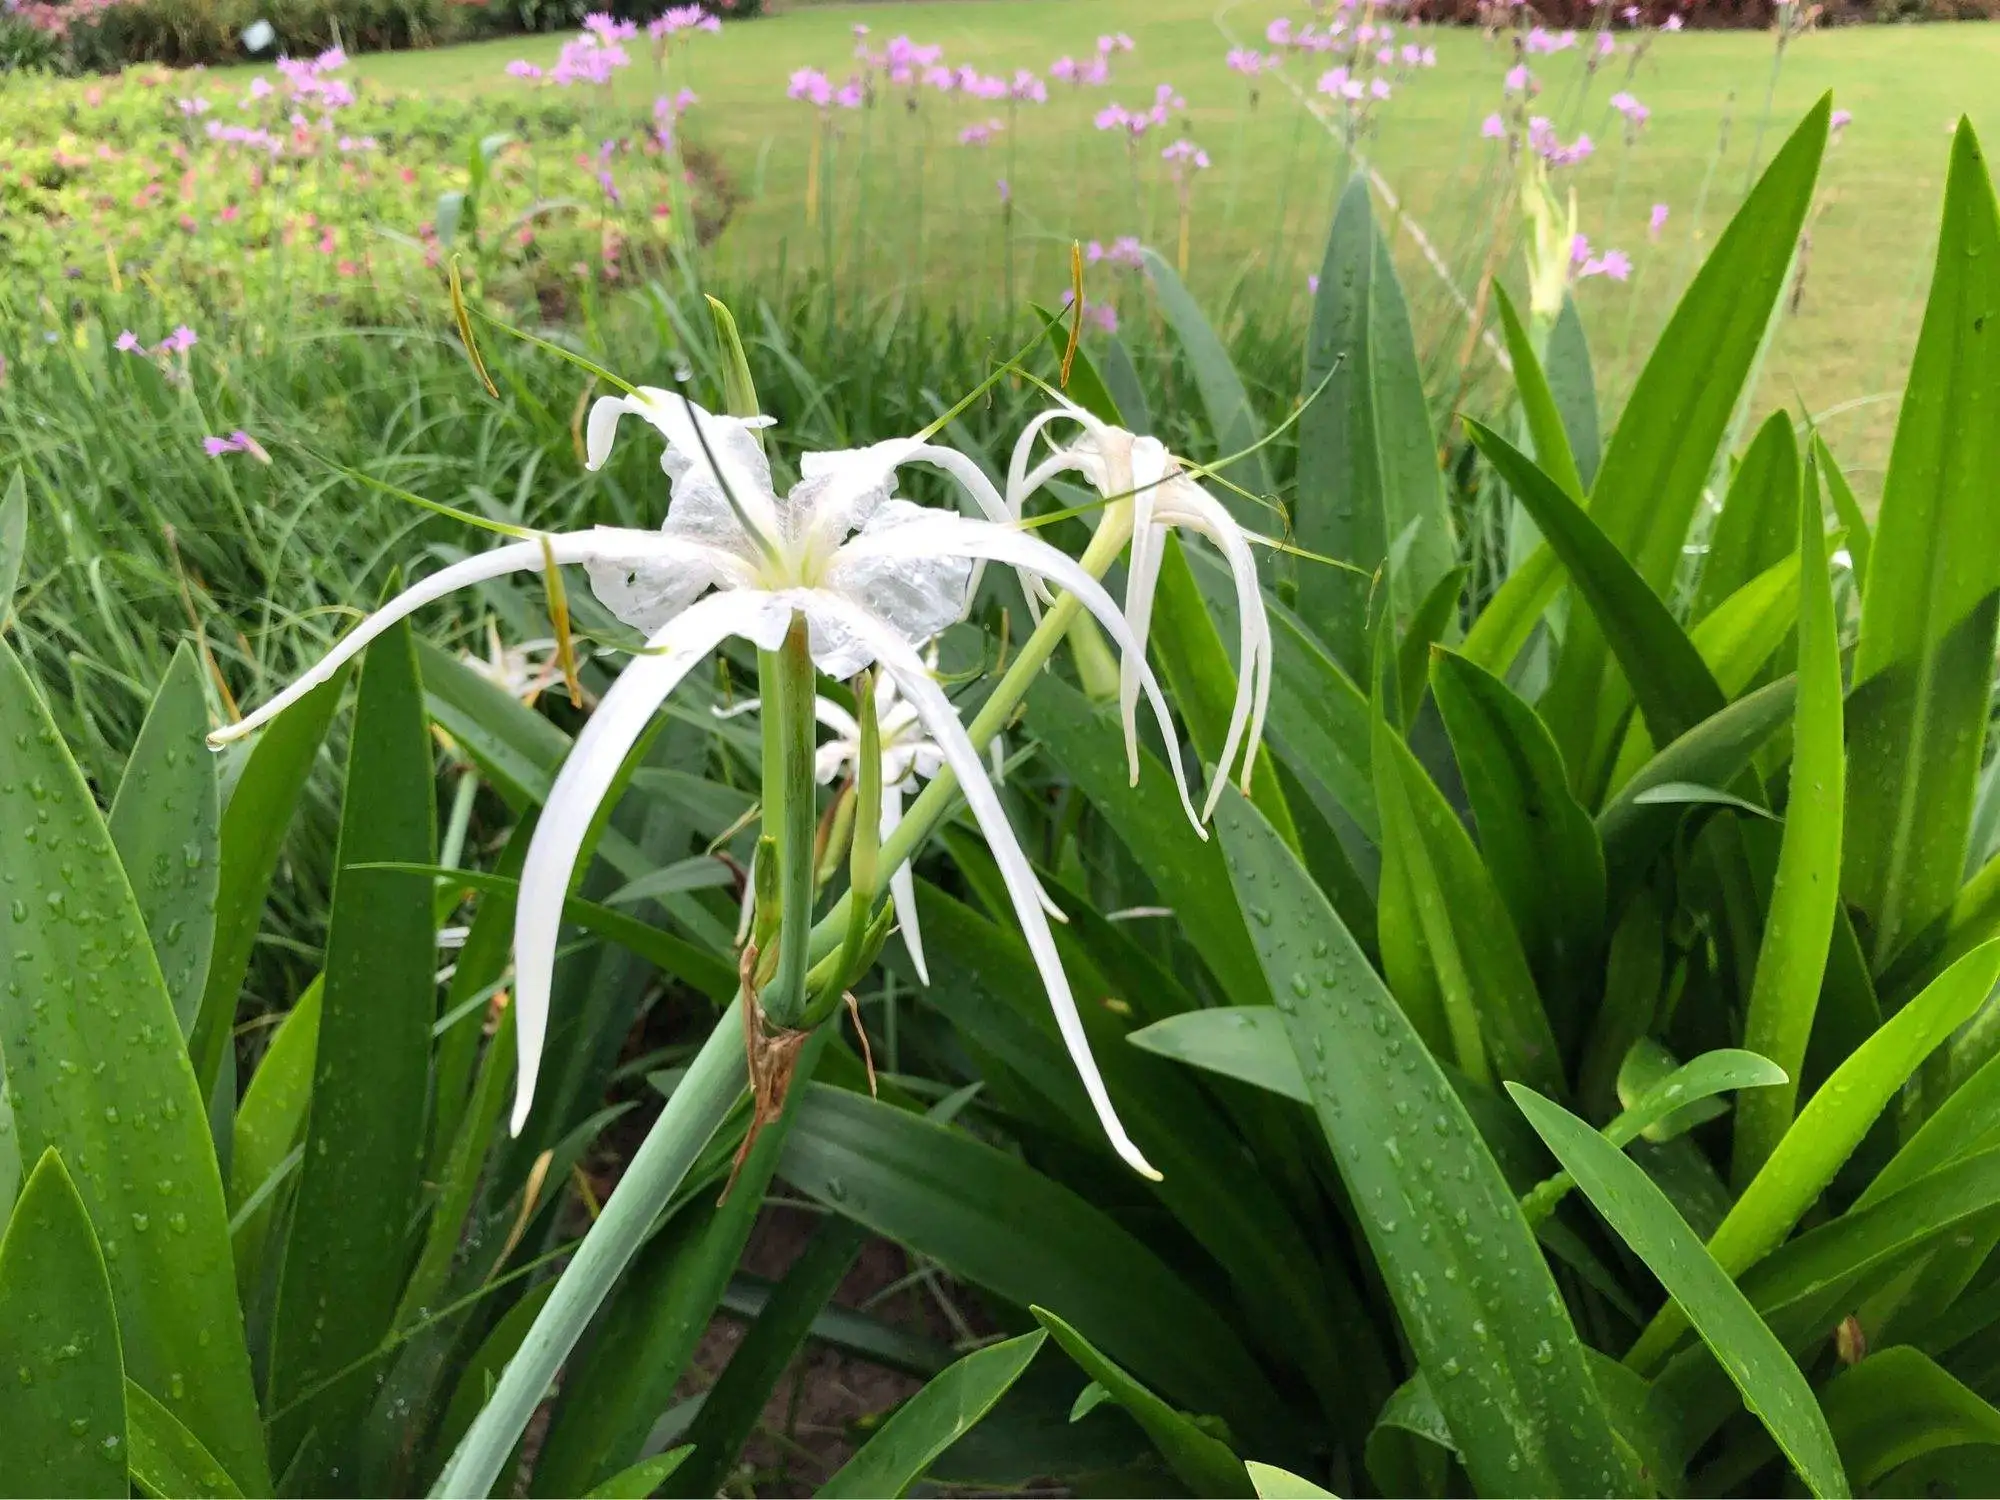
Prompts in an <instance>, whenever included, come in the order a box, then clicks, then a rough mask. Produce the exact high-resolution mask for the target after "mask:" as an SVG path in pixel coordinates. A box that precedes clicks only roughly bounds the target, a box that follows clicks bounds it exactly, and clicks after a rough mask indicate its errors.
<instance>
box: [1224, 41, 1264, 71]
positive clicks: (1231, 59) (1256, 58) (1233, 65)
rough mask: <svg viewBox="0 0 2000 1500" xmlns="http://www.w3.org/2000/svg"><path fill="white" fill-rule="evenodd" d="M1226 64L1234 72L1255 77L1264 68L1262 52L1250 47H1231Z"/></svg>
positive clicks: (1225, 60)
mask: <svg viewBox="0 0 2000 1500" xmlns="http://www.w3.org/2000/svg"><path fill="white" fill-rule="evenodd" d="M1223 62H1224V64H1225V65H1226V66H1227V67H1228V68H1229V71H1230V72H1232V73H1241V74H1242V75H1243V76H1244V77H1245V78H1255V77H1256V76H1257V75H1258V74H1259V73H1260V72H1262V71H1263V69H1264V56H1263V54H1262V53H1260V52H1257V51H1256V50H1254V49H1252V48H1248V47H1231V48H1230V49H1229V54H1228V56H1226V57H1224V58H1223Z"/></svg>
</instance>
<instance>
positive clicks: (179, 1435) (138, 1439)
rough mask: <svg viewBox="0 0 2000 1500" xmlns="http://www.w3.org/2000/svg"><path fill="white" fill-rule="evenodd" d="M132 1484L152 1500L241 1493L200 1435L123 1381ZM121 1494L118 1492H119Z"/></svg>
mask: <svg viewBox="0 0 2000 1500" xmlns="http://www.w3.org/2000/svg"><path fill="white" fill-rule="evenodd" d="M125 1417H126V1421H127V1424H128V1426H129V1433H128V1438H129V1443H128V1446H129V1448H130V1454H129V1457H130V1460H131V1470H132V1483H133V1484H134V1485H135V1486H137V1487H138V1488H139V1489H141V1490H143V1491H145V1493H147V1494H148V1495H152V1496H154V1497H156V1500H192V1497H196V1496H200V1497H204V1500H211V1497H212V1500H240V1497H241V1496H242V1493H243V1492H242V1491H241V1490H239V1489H237V1488H236V1481H235V1480H233V1479H231V1478H230V1477H229V1474H228V1472H227V1471H226V1470H224V1468H223V1467H222V1465H221V1464H219V1463H217V1462H216V1461H215V1456H214V1455H213V1454H211V1453H210V1452H209V1451H208V1450H207V1449H206V1448H204V1447H202V1445H201V1439H200V1438H198V1437H196V1436H195V1435H194V1434H193V1433H191V1432H189V1431H188V1430H187V1429H186V1428H185V1427H183V1426H181V1424H180V1421H179V1419H178V1418H176V1417H175V1416H174V1414H173V1413H172V1412H170V1411H168V1410H167V1409H166V1408H165V1407H164V1406H162V1405H160V1403H159V1402H158V1401H156V1400H154V1399H153V1396H152V1393H151V1392H149V1391H148V1390H146V1388H145V1387H144V1386H141V1385H139V1384H137V1383H135V1382H133V1381H130V1380H128V1381H126V1382H125ZM121 1493H122V1492H121Z"/></svg>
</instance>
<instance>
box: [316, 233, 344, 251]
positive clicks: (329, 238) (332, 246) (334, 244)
mask: <svg viewBox="0 0 2000 1500" xmlns="http://www.w3.org/2000/svg"><path fill="white" fill-rule="evenodd" d="M339 248H340V246H339V242H338V241H336V240H335V239H334V237H333V231H332V230H331V229H329V230H327V231H325V232H324V233H323V234H321V235H320V237H319V253H320V254H321V255H331V254H333V252H334V251H335V250H337V249H339Z"/></svg>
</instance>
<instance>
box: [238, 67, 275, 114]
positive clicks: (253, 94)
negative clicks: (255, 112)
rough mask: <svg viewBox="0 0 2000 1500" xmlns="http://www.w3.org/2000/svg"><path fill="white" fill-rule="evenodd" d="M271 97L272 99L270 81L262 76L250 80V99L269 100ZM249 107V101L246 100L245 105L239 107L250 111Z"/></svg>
mask: <svg viewBox="0 0 2000 1500" xmlns="http://www.w3.org/2000/svg"><path fill="white" fill-rule="evenodd" d="M270 97H271V80H270V79H268V78H265V77H263V76H262V75H261V74H260V75H259V76H257V77H255V78H253V79H251V80H250V99H268V98H270ZM249 107H250V100H249V99H246V100H244V101H243V103H242V104H241V105H240V106H239V108H242V109H248V108H249Z"/></svg>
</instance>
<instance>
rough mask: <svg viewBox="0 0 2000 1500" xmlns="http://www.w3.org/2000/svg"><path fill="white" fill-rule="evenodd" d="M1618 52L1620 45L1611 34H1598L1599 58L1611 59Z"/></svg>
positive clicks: (1604, 32) (1601, 32)
mask: <svg viewBox="0 0 2000 1500" xmlns="http://www.w3.org/2000/svg"><path fill="white" fill-rule="evenodd" d="M1617 50H1618V43H1617V42H1615V41H1613V40H1612V38H1611V33H1610V32H1608V31H1600V32H1598V33H1597V55H1598V56H1599V57H1609V56H1610V55H1611V54H1612V53H1614V52H1616V51H1617Z"/></svg>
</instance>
